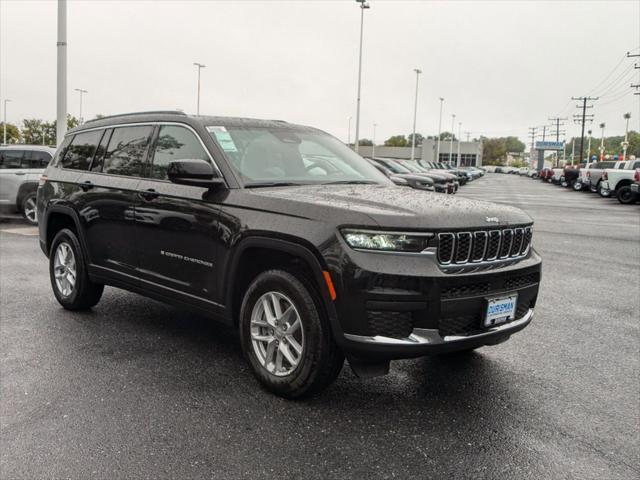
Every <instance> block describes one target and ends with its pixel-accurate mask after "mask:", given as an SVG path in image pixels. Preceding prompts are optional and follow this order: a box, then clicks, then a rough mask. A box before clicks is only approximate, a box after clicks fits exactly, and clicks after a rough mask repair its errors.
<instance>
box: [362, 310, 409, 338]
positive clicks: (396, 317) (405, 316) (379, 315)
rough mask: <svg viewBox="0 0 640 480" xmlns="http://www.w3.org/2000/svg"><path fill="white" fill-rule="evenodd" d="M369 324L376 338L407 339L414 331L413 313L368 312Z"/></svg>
mask: <svg viewBox="0 0 640 480" xmlns="http://www.w3.org/2000/svg"><path fill="white" fill-rule="evenodd" d="M367 323H368V326H369V330H370V332H371V335H374V336H375V335H381V336H383V337H391V338H406V337H408V336H409V335H411V332H412V331H413V318H412V316H411V312H391V311H378V310H368V311H367Z"/></svg>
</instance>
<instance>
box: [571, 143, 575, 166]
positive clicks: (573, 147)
mask: <svg viewBox="0 0 640 480" xmlns="http://www.w3.org/2000/svg"><path fill="white" fill-rule="evenodd" d="M575 156H576V139H575V138H572V139H571V165H573V159H574V157H575Z"/></svg>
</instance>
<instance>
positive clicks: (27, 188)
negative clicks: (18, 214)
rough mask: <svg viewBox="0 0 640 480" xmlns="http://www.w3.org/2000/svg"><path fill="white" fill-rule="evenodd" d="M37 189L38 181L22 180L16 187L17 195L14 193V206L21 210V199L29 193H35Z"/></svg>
mask: <svg viewBox="0 0 640 480" xmlns="http://www.w3.org/2000/svg"><path fill="white" fill-rule="evenodd" d="M37 191H38V182H31V181H29V182H24V183H23V184H22V185H20V188H19V189H18V195H16V207H17V208H18V210H19V211H22V201H23V200H24V197H26V196H27V195H28V194H30V193H36V192H37Z"/></svg>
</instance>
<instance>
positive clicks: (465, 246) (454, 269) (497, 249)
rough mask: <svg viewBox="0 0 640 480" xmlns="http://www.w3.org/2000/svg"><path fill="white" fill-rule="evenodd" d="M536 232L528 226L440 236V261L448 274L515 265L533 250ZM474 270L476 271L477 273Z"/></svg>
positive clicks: (447, 233) (446, 233)
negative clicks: (504, 264)
mask: <svg viewBox="0 0 640 480" xmlns="http://www.w3.org/2000/svg"><path fill="white" fill-rule="evenodd" d="M532 236H533V230H532V228H531V227H530V226H528V227H514V228H499V229H493V230H477V231H472V232H443V233H439V234H438V249H437V252H438V261H439V263H440V264H441V265H443V266H444V267H446V272H448V273H460V272H463V271H468V268H469V267H473V265H474V264H477V266H476V267H475V270H477V269H479V268H481V269H486V268H491V267H492V265H491V264H492V263H493V262H495V264H496V265H497V264H502V263H504V262H505V261H507V262H513V261H517V260H519V259H520V258H522V257H524V256H526V255H527V254H528V253H529V250H530V249H531V239H532ZM475 270H474V271H475Z"/></svg>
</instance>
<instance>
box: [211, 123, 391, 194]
mask: <svg viewBox="0 0 640 480" xmlns="http://www.w3.org/2000/svg"><path fill="white" fill-rule="evenodd" d="M207 131H208V132H209V133H210V134H211V136H212V137H213V139H214V140H215V141H216V142H217V143H218V144H219V145H220V147H221V148H222V150H223V151H224V152H225V154H226V155H227V157H228V158H229V160H230V164H231V166H232V167H233V168H234V169H235V171H236V172H237V173H238V174H239V176H240V177H241V179H242V182H243V183H244V186H245V187H260V186H274V185H277V186H284V185H310V184H331V183H337V184H340V183H346V184H349V183H379V184H384V185H388V184H390V181H389V180H388V179H387V177H386V176H385V175H383V174H382V173H381V172H379V171H378V170H377V169H376V168H375V167H373V166H372V165H370V164H369V163H368V162H367V161H366V160H365V159H363V158H362V157H361V156H359V155H358V154H357V153H355V152H354V151H353V150H351V149H350V148H348V147H347V146H346V145H344V144H343V143H342V142H340V141H339V140H337V139H336V138H334V137H332V136H330V135H328V134H325V133H322V132H318V131H311V130H300V131H299V130H295V129H291V128H282V129H279V128H266V127H248V128H245V127H233V126H229V127H223V126H209V127H207Z"/></svg>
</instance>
